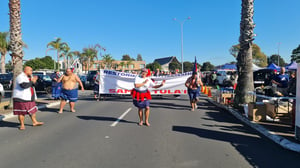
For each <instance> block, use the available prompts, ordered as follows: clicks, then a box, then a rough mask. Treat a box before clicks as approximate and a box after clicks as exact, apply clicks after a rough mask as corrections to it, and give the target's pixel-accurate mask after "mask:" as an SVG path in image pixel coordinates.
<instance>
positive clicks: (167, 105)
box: [150, 102, 190, 110]
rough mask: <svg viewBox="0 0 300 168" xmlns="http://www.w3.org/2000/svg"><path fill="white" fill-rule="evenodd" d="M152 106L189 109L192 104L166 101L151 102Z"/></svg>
mask: <svg viewBox="0 0 300 168" xmlns="http://www.w3.org/2000/svg"><path fill="white" fill-rule="evenodd" d="M150 107H151V108H166V109H173V110H189V109H190V106H187V105H181V104H175V103H166V102H151V103H150Z"/></svg>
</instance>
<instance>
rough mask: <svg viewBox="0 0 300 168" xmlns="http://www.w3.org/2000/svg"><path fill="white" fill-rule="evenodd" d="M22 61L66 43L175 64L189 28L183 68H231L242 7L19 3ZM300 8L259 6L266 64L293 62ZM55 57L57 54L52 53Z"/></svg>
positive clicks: (4, 14)
mask: <svg viewBox="0 0 300 168" xmlns="http://www.w3.org/2000/svg"><path fill="white" fill-rule="evenodd" d="M21 5H22V32H23V40H24V41H25V43H27V44H28V46H29V48H28V49H26V50H25V59H31V58H35V57H43V56H45V51H46V49H47V48H46V45H47V43H48V42H50V41H52V40H54V38H55V37H61V38H62V40H63V41H65V42H67V43H69V45H70V47H71V48H72V50H81V49H82V48H84V47H87V46H89V45H92V44H96V43H99V44H100V45H102V46H104V47H106V49H107V51H106V53H107V54H111V55H112V56H113V57H114V58H115V59H121V56H122V55H123V54H129V55H130V56H132V57H134V58H135V57H136V55H137V54H139V53H140V54H142V57H143V59H144V60H146V62H147V63H149V62H152V61H153V60H154V59H155V58H160V57H166V56H177V58H178V59H179V60H180V58H181V57H180V53H181V48H180V25H179V24H178V23H177V22H175V21H173V20H172V19H173V18H174V17H176V18H177V19H178V20H183V19H185V18H186V17H188V16H190V17H191V20H189V21H187V22H186V23H185V25H184V61H193V58H194V56H197V60H198V62H199V63H202V62H205V61H211V62H212V63H213V64H215V65H218V64H223V63H226V62H230V61H234V58H233V57H232V56H231V55H230V54H229V51H228V50H229V48H230V47H231V46H232V45H233V44H237V43H238V38H239V23H240V12H241V9H240V6H241V0H209V1H208V0H105V1H104V0H86V1H82V0H51V1H50V0H42V1H41V0H21ZM299 6H300V1H299V0H286V1H283V0H272V1H270V0H256V1H255V18H254V21H255V23H256V28H255V33H256V34H257V37H256V39H255V41H254V42H255V43H257V44H258V45H259V46H260V47H261V49H262V51H263V52H264V53H265V54H267V55H268V56H269V55H271V54H274V53H277V48H278V43H279V42H280V43H281V45H280V55H282V56H283V58H284V59H285V60H286V61H287V62H289V60H290V54H291V51H292V49H294V48H296V47H297V46H298V45H299V44H300V22H299V21H298V20H299V19H300V12H299V9H298V7H299ZM8 19H9V16H8V0H1V1H0V31H8V30H9V20H8ZM48 54H49V55H52V56H54V55H55V53H54V52H52V51H51V52H49V53H48Z"/></svg>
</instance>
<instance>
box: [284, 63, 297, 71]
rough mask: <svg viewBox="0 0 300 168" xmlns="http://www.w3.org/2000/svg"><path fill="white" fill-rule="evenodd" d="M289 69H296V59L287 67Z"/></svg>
mask: <svg viewBox="0 0 300 168" xmlns="http://www.w3.org/2000/svg"><path fill="white" fill-rule="evenodd" d="M285 68H286V69H288V70H296V69H297V63H296V62H295V61H293V62H291V63H290V64H289V65H287V66H286V67H285Z"/></svg>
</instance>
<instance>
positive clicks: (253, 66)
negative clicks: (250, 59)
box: [252, 64, 263, 71]
mask: <svg viewBox="0 0 300 168" xmlns="http://www.w3.org/2000/svg"><path fill="white" fill-rule="evenodd" d="M260 69H263V68H262V67H259V66H257V65H255V64H252V71H258V70H260Z"/></svg>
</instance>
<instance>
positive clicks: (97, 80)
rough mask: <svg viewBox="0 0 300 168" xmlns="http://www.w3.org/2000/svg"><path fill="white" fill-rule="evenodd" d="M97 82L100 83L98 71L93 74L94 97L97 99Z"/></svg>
mask: <svg viewBox="0 0 300 168" xmlns="http://www.w3.org/2000/svg"><path fill="white" fill-rule="evenodd" d="M99 84H100V73H99V71H97V74H96V75H95V76H94V98H95V99H96V100H97V101H99V98H100V96H99Z"/></svg>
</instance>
